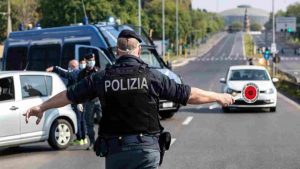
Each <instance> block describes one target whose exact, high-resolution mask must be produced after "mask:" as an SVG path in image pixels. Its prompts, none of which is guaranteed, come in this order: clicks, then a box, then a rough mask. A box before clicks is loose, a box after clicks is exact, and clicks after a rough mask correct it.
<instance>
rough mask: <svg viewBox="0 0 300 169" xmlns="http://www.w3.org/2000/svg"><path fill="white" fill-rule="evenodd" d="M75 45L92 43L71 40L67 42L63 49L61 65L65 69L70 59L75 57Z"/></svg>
mask: <svg viewBox="0 0 300 169" xmlns="http://www.w3.org/2000/svg"><path fill="white" fill-rule="evenodd" d="M75 45H91V44H90V42H88V41H87V42H84V41H82V42H69V43H65V44H64V46H63V50H62V57H61V67H62V68H64V69H67V68H68V64H69V61H70V60H73V59H75V53H74V51H75Z"/></svg>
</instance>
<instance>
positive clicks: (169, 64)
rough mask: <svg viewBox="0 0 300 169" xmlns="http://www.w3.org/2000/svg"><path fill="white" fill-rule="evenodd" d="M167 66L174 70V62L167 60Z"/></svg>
mask: <svg viewBox="0 0 300 169" xmlns="http://www.w3.org/2000/svg"><path fill="white" fill-rule="evenodd" d="M167 67H168V68H169V69H171V70H172V62H170V61H167Z"/></svg>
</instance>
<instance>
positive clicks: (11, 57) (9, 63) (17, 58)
mask: <svg viewBox="0 0 300 169" xmlns="http://www.w3.org/2000/svg"><path fill="white" fill-rule="evenodd" d="M27 51H28V50H27V46H26V47H25V46H16V47H9V48H8V50H7V57H6V58H7V59H6V70H24V69H25V67H26V60H27Z"/></svg>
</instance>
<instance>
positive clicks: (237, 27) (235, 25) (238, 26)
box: [229, 22, 243, 32]
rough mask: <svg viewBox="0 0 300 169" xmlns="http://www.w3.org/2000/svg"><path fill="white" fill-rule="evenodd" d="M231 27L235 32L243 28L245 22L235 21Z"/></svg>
mask: <svg viewBox="0 0 300 169" xmlns="http://www.w3.org/2000/svg"><path fill="white" fill-rule="evenodd" d="M229 27H230V28H231V30H232V31H234V32H236V31H242V30H243V24H242V23H241V22H234V23H232V24H231V25H230V26H229Z"/></svg>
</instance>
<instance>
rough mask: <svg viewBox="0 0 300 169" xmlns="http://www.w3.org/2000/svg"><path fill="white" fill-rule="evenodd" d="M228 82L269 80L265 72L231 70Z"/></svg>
mask: <svg viewBox="0 0 300 169" xmlns="http://www.w3.org/2000/svg"><path fill="white" fill-rule="evenodd" d="M229 80H231V81H239V80H270V78H269V76H268V74H267V72H266V71H265V70H255V69H240V70H231V73H230V78H229Z"/></svg>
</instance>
